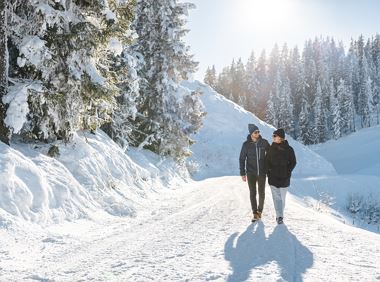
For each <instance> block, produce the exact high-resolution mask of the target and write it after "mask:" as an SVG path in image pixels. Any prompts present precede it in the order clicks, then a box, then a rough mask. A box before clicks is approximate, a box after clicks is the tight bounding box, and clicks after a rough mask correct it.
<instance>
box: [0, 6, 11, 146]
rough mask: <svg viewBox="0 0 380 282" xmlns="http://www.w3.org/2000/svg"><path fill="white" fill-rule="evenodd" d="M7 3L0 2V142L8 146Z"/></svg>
mask: <svg viewBox="0 0 380 282" xmlns="http://www.w3.org/2000/svg"><path fill="white" fill-rule="evenodd" d="M6 7H7V1H1V2H0V141H1V142H4V143H6V144H9V129H8V127H7V126H6V124H5V116H6V110H7V108H6V105H5V104H4V103H3V101H2V98H3V97H4V96H5V95H6V94H7V92H8V67H7V66H8V50H7V17H6V15H7V14H6Z"/></svg>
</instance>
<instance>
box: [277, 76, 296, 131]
mask: <svg viewBox="0 0 380 282" xmlns="http://www.w3.org/2000/svg"><path fill="white" fill-rule="evenodd" d="M290 97H291V89H290V83H289V79H288V78H287V77H286V78H284V79H283V81H282V82H281V87H280V93H279V107H278V109H277V111H278V125H277V127H281V128H284V129H285V132H287V133H288V134H289V135H290V136H294V124H293V119H294V118H293V104H292V102H291V99H290Z"/></svg>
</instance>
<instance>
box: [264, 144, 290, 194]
mask: <svg viewBox="0 0 380 282" xmlns="http://www.w3.org/2000/svg"><path fill="white" fill-rule="evenodd" d="M296 163H297V161H296V156H295V154H294V150H293V148H292V147H291V146H290V145H289V143H288V141H286V140H284V141H283V142H282V143H280V144H277V143H272V145H271V146H270V148H269V152H268V154H267V155H266V156H265V167H266V169H267V175H268V183H269V185H273V186H275V187H277V188H280V187H289V185H290V177H291V175H292V171H293V169H294V168H295V166H296Z"/></svg>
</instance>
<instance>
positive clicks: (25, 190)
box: [0, 131, 186, 225]
mask: <svg viewBox="0 0 380 282" xmlns="http://www.w3.org/2000/svg"><path fill="white" fill-rule="evenodd" d="M54 145H56V146H57V147H58V148H59V153H60V155H59V156H58V157H56V158H51V157H49V156H47V152H48V150H49V148H50V147H51V144H49V145H48V144H41V143H36V144H23V143H21V142H15V143H14V144H12V146H11V147H8V146H6V145H5V144H3V143H1V142H0V178H1V180H2V181H1V182H0V222H1V221H4V222H5V221H6V222H8V221H9V218H12V217H18V218H23V219H25V220H28V221H31V222H35V223H38V224H42V225H44V224H50V223H57V222H61V221H63V220H73V219H78V218H91V217H93V216H94V215H95V213H99V212H102V211H106V212H107V213H108V214H111V215H116V216H134V215H135V213H136V211H137V209H138V208H139V206H140V205H142V204H143V201H145V200H146V199H147V198H149V194H150V193H152V192H154V191H159V190H160V189H162V188H163V187H166V186H168V184H169V183H171V181H172V180H173V179H175V180H176V182H177V183H180V182H181V181H183V179H185V178H186V173H185V172H184V171H183V170H180V168H178V167H177V165H176V164H175V163H174V162H173V161H170V160H162V159H160V158H159V157H158V156H156V155H155V154H153V153H149V152H146V151H137V150H135V149H132V151H130V154H131V156H133V157H132V158H131V157H130V156H128V155H127V154H125V153H124V152H123V151H122V149H121V148H120V147H119V146H118V145H117V144H116V143H114V142H113V141H112V140H111V139H110V138H109V137H108V136H107V135H106V134H105V133H104V132H103V131H97V132H96V134H90V133H85V132H81V133H77V134H75V136H74V139H73V142H71V143H69V144H64V143H62V142H56V143H55V144H54ZM133 158H134V159H136V161H135V160H134V159H133ZM138 163H139V164H138ZM179 176H182V177H179ZM5 214H6V215H11V217H9V216H4V215H5ZM5 217H6V218H7V220H5ZM3 225H4V224H3Z"/></svg>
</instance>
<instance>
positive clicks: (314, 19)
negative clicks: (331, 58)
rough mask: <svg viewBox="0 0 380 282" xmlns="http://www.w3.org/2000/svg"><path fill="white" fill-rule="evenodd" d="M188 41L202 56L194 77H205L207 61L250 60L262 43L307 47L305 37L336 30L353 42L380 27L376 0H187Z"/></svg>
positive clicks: (219, 65) (197, 55) (336, 34)
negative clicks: (189, 8) (188, 4)
mask: <svg viewBox="0 0 380 282" xmlns="http://www.w3.org/2000/svg"><path fill="white" fill-rule="evenodd" d="M183 1H184V2H185V0H183ZM186 2H192V3H194V4H196V6H197V8H196V9H194V10H191V11H190V17H189V22H188V25H187V26H188V28H189V29H190V32H189V34H188V35H187V37H186V41H187V43H188V44H189V45H190V46H191V48H192V49H191V51H192V53H194V54H195V59H196V60H198V61H199V62H200V65H199V70H198V72H197V73H196V74H195V78H197V79H200V80H202V79H203V77H204V73H205V70H206V68H207V66H211V65H213V64H215V66H216V70H217V71H218V72H219V71H221V68H222V67H223V66H226V65H228V64H230V63H231V61H232V59H233V58H239V57H242V59H243V60H247V59H248V57H249V55H250V53H251V51H252V50H254V51H255V52H256V53H257V55H259V53H260V52H261V50H262V49H263V48H265V49H267V51H268V52H269V51H270V49H271V48H272V47H273V46H274V44H275V43H278V44H279V45H280V46H281V45H282V44H283V43H285V42H286V43H288V45H289V47H293V46H294V45H298V46H299V47H302V46H303V45H304V42H305V40H307V39H313V38H315V37H316V36H320V35H322V36H332V37H334V38H335V39H336V40H337V41H343V43H344V44H345V47H346V48H348V46H349V42H350V40H351V38H357V37H358V36H359V35H360V34H363V35H364V37H365V38H368V37H371V36H374V35H375V34H376V33H379V32H380V30H379V27H380V18H379V17H378V11H379V10H380V1H377V0H361V1H357V0H308V1H304V0H265V1H264V0H235V1H231V0H207V1H205V0H188V1H186Z"/></svg>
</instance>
